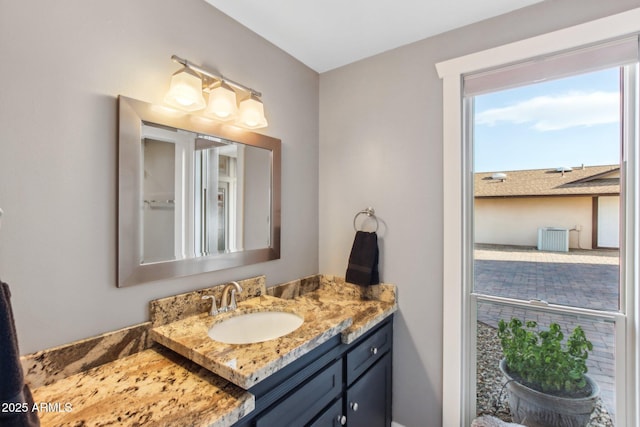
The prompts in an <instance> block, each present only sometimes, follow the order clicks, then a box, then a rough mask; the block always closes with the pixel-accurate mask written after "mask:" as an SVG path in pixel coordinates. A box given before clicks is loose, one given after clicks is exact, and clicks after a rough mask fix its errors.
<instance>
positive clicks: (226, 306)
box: [218, 282, 242, 313]
mask: <svg viewBox="0 0 640 427" xmlns="http://www.w3.org/2000/svg"><path fill="white" fill-rule="evenodd" d="M229 291H231V296H229ZM240 292H242V286H240V284H239V283H238V282H231V283H229V284H228V285H226V286H225V287H224V289H223V290H222V298H221V300H220V309H219V310H218V313H226V312H227V311H233V310H235V309H236V308H237V307H238V305H237V303H236V293H240ZM229 299H230V300H231V301H229Z"/></svg>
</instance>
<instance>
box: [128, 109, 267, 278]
mask: <svg viewBox="0 0 640 427" xmlns="http://www.w3.org/2000/svg"><path fill="white" fill-rule="evenodd" d="M119 107H120V141H119V150H120V152H119V156H120V157H119V166H120V169H119V202H120V206H119V256H118V264H119V266H118V270H119V279H118V286H127V285H130V284H135V283H142V282H148V281H152V280H158V279H163V278H169V277H176V276H182V275H187V274H197V273H202V272H206V271H213V270H219V269H223V268H229V267H234V266H238V265H246V264H250V263H255V262H262V261H267V260H270V259H277V258H279V252H280V251H279V242H280V206H279V204H280V188H279V185H280V141H279V140H277V139H275V138H270V137H266V136H264V135H259V134H255V133H251V132H247V131H244V130H240V129H237V128H233V127H230V126H224V125H220V124H217V123H214V122H209V121H203V120H202V119H200V118H198V117H195V116H190V115H184V114H181V113H169V112H167V111H163V108H162V107H155V106H152V105H150V104H146V103H144V102H141V101H136V100H133V99H129V98H125V97H120V99H119Z"/></svg>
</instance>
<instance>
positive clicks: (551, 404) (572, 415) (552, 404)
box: [500, 359, 600, 427]
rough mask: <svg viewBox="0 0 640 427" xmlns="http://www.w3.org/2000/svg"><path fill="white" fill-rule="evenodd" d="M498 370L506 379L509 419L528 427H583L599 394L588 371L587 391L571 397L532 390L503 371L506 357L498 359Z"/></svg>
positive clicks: (598, 388)
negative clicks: (509, 410)
mask: <svg viewBox="0 0 640 427" xmlns="http://www.w3.org/2000/svg"><path fill="white" fill-rule="evenodd" d="M500 370H501V371H502V374H503V375H504V377H505V378H506V379H507V381H509V383H508V384H507V390H508V392H509V407H510V408H511V416H512V417H513V421H514V422H517V423H520V424H523V425H526V426H529V427H584V426H586V425H587V423H588V422H589V418H590V417H591V413H592V412H593V409H594V408H595V404H596V400H597V398H598V395H599V394H600V387H598V384H596V382H595V381H593V379H592V378H591V377H589V376H588V375H585V377H586V380H587V383H589V385H590V386H591V394H590V395H589V396H587V397H580V398H571V397H560V396H553V395H550V394H546V393H542V392H539V391H536V390H533V389H531V388H529V387H527V386H525V385H522V384H520V383H518V382H517V381H515V380H513V378H511V376H510V375H509V374H508V373H507V371H506V361H505V360H504V359H502V360H501V361H500Z"/></svg>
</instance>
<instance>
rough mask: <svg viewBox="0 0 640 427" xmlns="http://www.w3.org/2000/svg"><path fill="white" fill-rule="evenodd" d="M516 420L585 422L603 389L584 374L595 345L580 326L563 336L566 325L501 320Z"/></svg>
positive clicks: (562, 424)
mask: <svg viewBox="0 0 640 427" xmlns="http://www.w3.org/2000/svg"><path fill="white" fill-rule="evenodd" d="M498 338H499V339H500V343H501V345H502V351H503V354H504V359H502V360H501V361H500V370H501V371H502V373H503V375H504V376H505V378H506V379H507V384H506V387H507V390H508V392H509V406H510V409H511V415H512V417H513V420H514V421H515V422H517V423H520V424H524V425H527V426H535V427H542V426H553V427H578V426H585V425H586V424H587V423H588V422H589V418H590V415H591V413H592V412H593V409H594V407H595V403H596V399H597V397H598V394H599V392H600V389H599V387H598V385H597V384H596V383H595V382H594V381H593V380H592V379H591V378H590V377H589V376H588V375H587V374H586V372H587V365H586V361H587V358H588V357H589V352H590V351H591V350H593V345H592V344H591V342H590V341H589V340H588V339H587V337H586V336H585V333H584V331H583V330H582V328H581V327H580V326H577V327H576V328H575V329H574V330H573V332H572V333H571V335H569V337H568V338H567V340H566V341H565V340H564V334H563V333H562V328H561V327H560V325H558V324H557V323H551V324H550V325H549V329H546V330H543V329H540V328H538V324H537V322H534V321H532V320H530V321H527V322H525V323H524V324H523V323H522V321H521V320H519V319H516V318H513V319H511V321H509V322H508V323H507V322H505V321H504V320H500V322H499V323H498Z"/></svg>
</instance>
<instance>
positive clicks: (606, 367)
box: [474, 245, 619, 415]
mask: <svg viewBox="0 0 640 427" xmlns="http://www.w3.org/2000/svg"><path fill="white" fill-rule="evenodd" d="M474 257H475V263H474V269H475V271H474V276H475V290H476V292H478V293H481V294H486V295H494V296H501V297H510V298H517V299H520V300H531V299H541V300H545V301H547V302H549V303H553V304H563V305H571V306H574V307H582V308H590V309H594V310H606V311H617V310H618V305H619V303H618V301H619V294H618V280H619V254H618V251H614V250H605V251H595V250H594V251H587V250H571V251H570V252H568V253H558V252H540V251H537V250H536V249H535V248H523V247H508V246H493V245H478V246H477V247H476V250H475V255H474ZM511 317H519V318H521V319H522V318H526V319H527V320H536V321H538V323H539V324H540V325H548V324H549V323H550V322H552V321H554V322H558V323H559V324H560V325H562V326H564V327H565V328H566V330H565V331H567V332H568V331H569V330H572V329H573V328H574V327H575V326H577V325H581V326H582V328H583V329H584V330H585V333H586V335H587V338H588V339H589V340H591V342H592V343H593V345H594V350H593V352H592V353H591V354H590V356H589V359H588V361H587V362H588V363H587V365H588V367H589V375H591V376H592V377H593V378H594V379H595V380H596V381H597V382H598V384H599V386H600V389H601V397H602V399H603V401H604V403H605V405H606V407H607V409H608V410H609V412H610V413H611V414H612V415H613V414H614V412H615V400H614V398H615V393H614V390H615V386H614V341H613V339H614V325H613V323H611V322H607V321H593V320H591V319H586V318H584V317H582V318H580V317H577V316H568V315H554V314H548V313H543V312H541V311H539V310H536V309H535V307H532V308H530V309H529V308H527V309H522V308H513V307H509V306H504V305H499V304H488V303H481V304H479V305H478V320H479V321H481V322H484V323H486V324H488V325H490V326H493V327H496V326H497V323H498V320H500V319H505V320H508V319H510V318H511Z"/></svg>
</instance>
